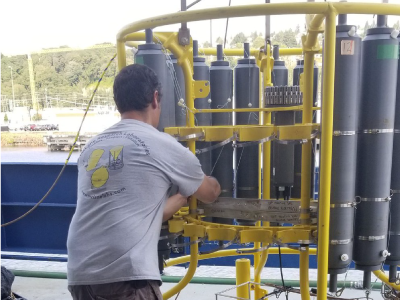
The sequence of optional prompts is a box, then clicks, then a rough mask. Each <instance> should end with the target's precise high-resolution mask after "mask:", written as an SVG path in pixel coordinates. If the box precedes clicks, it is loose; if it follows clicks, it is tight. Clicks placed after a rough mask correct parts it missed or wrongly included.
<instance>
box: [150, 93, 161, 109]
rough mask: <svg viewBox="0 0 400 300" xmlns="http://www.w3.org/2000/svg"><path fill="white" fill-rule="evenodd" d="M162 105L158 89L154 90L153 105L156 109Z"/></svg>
mask: <svg viewBox="0 0 400 300" xmlns="http://www.w3.org/2000/svg"><path fill="white" fill-rule="evenodd" d="M159 106H160V102H159V101H158V91H157V90H156V91H154V94H153V100H152V101H151V107H152V108H153V109H156V108H158V107H159Z"/></svg>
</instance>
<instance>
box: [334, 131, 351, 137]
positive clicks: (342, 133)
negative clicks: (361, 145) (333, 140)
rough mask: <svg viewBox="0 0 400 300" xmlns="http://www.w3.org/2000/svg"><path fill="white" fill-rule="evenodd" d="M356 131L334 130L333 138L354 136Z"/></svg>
mask: <svg viewBox="0 0 400 300" xmlns="http://www.w3.org/2000/svg"><path fill="white" fill-rule="evenodd" d="M356 134H357V131H348V130H343V131H342V130H335V131H333V136H342V135H356Z"/></svg>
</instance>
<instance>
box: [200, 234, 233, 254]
mask: <svg viewBox="0 0 400 300" xmlns="http://www.w3.org/2000/svg"><path fill="white" fill-rule="evenodd" d="M238 240H239V237H238V236H235V238H234V239H233V240H232V241H229V242H227V243H226V244H222V245H220V246H218V247H217V248H215V249H211V250H208V251H202V252H199V254H200V255H203V254H211V253H214V252H217V251H219V250H223V249H226V248H228V247H229V246H231V245H233V244H235V243H237V242H238Z"/></svg>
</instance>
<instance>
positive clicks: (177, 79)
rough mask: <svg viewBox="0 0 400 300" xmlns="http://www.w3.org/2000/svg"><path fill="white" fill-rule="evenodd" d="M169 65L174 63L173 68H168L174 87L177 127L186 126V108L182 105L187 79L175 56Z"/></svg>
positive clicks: (172, 56)
mask: <svg viewBox="0 0 400 300" xmlns="http://www.w3.org/2000/svg"><path fill="white" fill-rule="evenodd" d="M170 59H171V60H170V61H168V59H167V65H168V64H170V63H172V65H173V68H168V72H169V75H170V76H171V77H172V79H173V82H174V85H173V88H174V95H175V97H174V105H175V126H186V108H185V106H184V105H182V104H181V103H180V101H182V100H181V99H183V100H184V99H185V98H186V97H185V77H184V76H183V71H182V68H181V67H180V66H179V64H178V61H177V59H176V57H175V55H173V54H171V55H170Z"/></svg>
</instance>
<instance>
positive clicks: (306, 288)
mask: <svg viewBox="0 0 400 300" xmlns="http://www.w3.org/2000/svg"><path fill="white" fill-rule="evenodd" d="M309 255H310V253H309V249H308V247H301V248H300V257H299V259H300V265H299V266H300V268H299V270H300V294H301V300H310V285H309V278H308V270H309Z"/></svg>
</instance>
